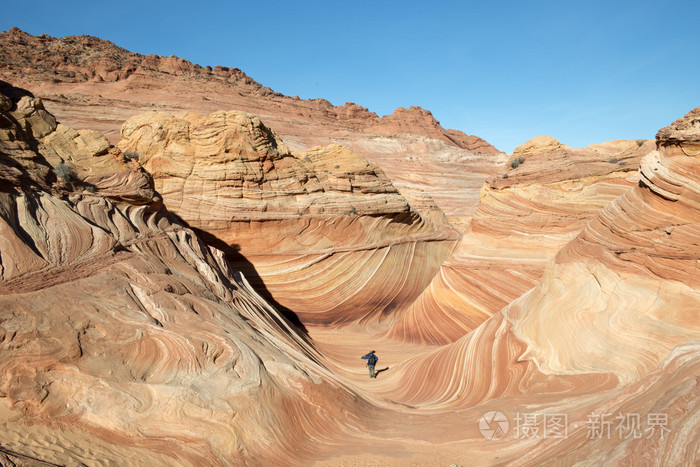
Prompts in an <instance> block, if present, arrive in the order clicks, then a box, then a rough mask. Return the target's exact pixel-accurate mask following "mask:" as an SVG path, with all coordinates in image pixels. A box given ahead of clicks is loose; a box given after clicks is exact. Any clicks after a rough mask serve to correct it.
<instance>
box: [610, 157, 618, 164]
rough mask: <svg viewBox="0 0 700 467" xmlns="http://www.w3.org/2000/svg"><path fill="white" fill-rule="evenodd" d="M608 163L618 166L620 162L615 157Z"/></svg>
mask: <svg viewBox="0 0 700 467" xmlns="http://www.w3.org/2000/svg"><path fill="white" fill-rule="evenodd" d="M608 162H610V163H611V164H617V162H618V160H617V157H613V158H612V159H610V160H609V161H608Z"/></svg>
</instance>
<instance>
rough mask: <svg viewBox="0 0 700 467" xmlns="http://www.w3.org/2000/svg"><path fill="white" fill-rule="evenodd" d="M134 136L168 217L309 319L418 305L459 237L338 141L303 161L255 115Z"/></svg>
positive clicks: (127, 142) (183, 117) (147, 129)
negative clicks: (418, 298)
mask: <svg viewBox="0 0 700 467" xmlns="http://www.w3.org/2000/svg"><path fill="white" fill-rule="evenodd" d="M122 133H123V136H124V138H123V140H122V141H121V142H120V147H121V148H122V150H124V151H125V152H126V153H132V152H135V153H137V154H139V160H140V162H141V163H142V164H143V166H144V167H145V168H146V169H147V170H148V171H149V172H151V173H152V174H153V177H154V179H155V184H156V189H157V190H158V192H159V193H161V194H162V196H163V198H164V202H165V204H166V206H168V209H169V210H171V211H172V212H174V213H175V214H177V215H178V216H180V217H181V218H182V219H184V220H185V221H186V222H187V223H188V224H189V225H190V226H191V227H193V228H195V229H196V230H198V231H201V232H202V233H203V235H205V238H206V239H207V240H208V241H210V242H211V243H214V244H217V245H218V244H220V245H221V246H222V248H223V249H225V250H226V251H228V253H229V259H230V260H231V261H233V262H234V263H237V264H238V266H237V267H240V268H243V269H244V270H245V271H246V272H247V273H249V275H250V276H251V277H252V278H254V279H252V280H253V285H254V286H260V287H264V288H265V289H266V290H268V291H269V293H270V294H271V297H272V298H273V299H274V300H275V301H276V302H277V303H279V304H280V305H282V306H283V307H286V308H289V309H291V310H293V311H294V312H296V313H297V315H298V316H300V317H301V318H302V320H304V321H306V322H346V321H354V320H363V321H364V320H366V319H368V318H370V317H376V316H381V315H382V314H385V313H388V312H390V311H391V310H393V309H395V308H397V307H399V306H401V305H405V304H408V303H410V302H411V301H412V300H414V299H415V297H416V296H417V294H418V293H420V291H421V290H422V289H423V288H424V287H425V286H426V285H427V284H428V282H429V281H430V279H431V278H432V276H433V275H434V274H435V272H436V271H437V268H438V267H439V265H440V262H441V261H442V260H443V259H444V258H445V257H446V256H447V255H448V254H449V252H450V250H451V249H452V248H453V247H454V244H455V242H456V239H457V238H458V234H457V233H456V232H455V231H454V230H452V229H451V228H450V227H449V225H448V224H447V222H446V221H445V219H444V216H443V215H442V213H441V212H440V211H439V210H438V209H436V208H435V207H434V205H433V206H432V207H431V208H429V207H428V206H425V205H424V206H423V212H422V213H421V214H418V213H417V212H415V211H413V210H412V209H411V207H410V206H409V204H408V203H407V201H406V199H405V198H404V197H403V196H402V195H401V194H400V193H399V192H398V191H397V190H396V188H394V186H393V185H392V184H391V182H390V181H389V180H388V178H386V176H385V175H384V173H383V171H382V170H381V169H379V168H378V167H377V166H376V165H374V164H372V163H369V162H368V161H367V160H365V159H364V158H362V157H360V156H358V155H356V154H354V153H353V152H351V151H349V150H348V149H345V148H343V147H341V146H337V145H335V146H330V147H326V148H316V149H313V150H311V151H307V152H305V153H301V154H299V155H294V154H292V153H290V152H289V150H288V149H287V148H286V146H285V145H284V144H283V143H282V141H281V140H280V139H279V138H277V136H276V135H275V134H274V133H273V132H272V131H271V130H269V129H268V128H267V127H265V126H264V125H263V124H262V123H261V122H260V120H259V119H257V118H256V117H253V116H251V115H248V114H243V113H240V112H217V113H214V114H211V115H209V116H207V117H204V116H200V115H196V114H179V115H174V114H168V113H154V114H144V115H142V116H138V117H134V118H132V119H130V120H128V121H127V122H126V123H125V124H124V127H123V129H122ZM399 265H400V266H399ZM397 269H399V272H398V273H397Z"/></svg>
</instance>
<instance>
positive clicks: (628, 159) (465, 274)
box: [388, 137, 654, 344]
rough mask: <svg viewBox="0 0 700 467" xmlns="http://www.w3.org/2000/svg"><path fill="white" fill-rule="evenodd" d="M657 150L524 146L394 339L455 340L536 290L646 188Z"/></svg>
mask: <svg viewBox="0 0 700 467" xmlns="http://www.w3.org/2000/svg"><path fill="white" fill-rule="evenodd" d="M653 146H654V144H653V142H651V141H648V142H643V141H613V142H608V143H604V144H602V145H592V146H589V147H586V148H580V149H572V148H569V147H567V146H564V145H561V144H560V143H559V142H558V141H557V140H555V139H554V138H551V137H538V138H534V139H533V140H530V141H528V142H527V143H525V144H523V145H521V146H519V147H518V148H516V150H515V151H514V153H513V154H512V155H511V156H510V157H509V160H510V161H511V162H512V161H518V162H517V164H515V163H513V164H511V162H508V163H507V164H506V166H505V167H503V168H502V169H501V170H502V175H501V176H499V177H495V178H493V179H491V180H490V181H489V182H488V183H486V184H485V185H484V187H483V188H482V191H481V200H480V203H479V205H478V207H477V209H476V212H475V213H474V217H473V218H472V220H471V224H470V225H469V228H468V229H467V232H465V235H464V237H463V238H462V241H461V243H460V245H459V247H458V248H457V250H456V251H455V252H454V253H453V255H452V256H451V257H450V258H449V259H448V260H447V261H445V263H444V264H443V265H442V267H441V269H440V273H439V274H438V275H437V276H436V277H435V279H434V280H433V281H432V283H431V284H430V286H429V287H428V288H427V289H426V290H425V291H424V292H423V294H422V295H421V296H420V297H419V298H418V300H417V301H416V302H415V303H414V304H413V305H412V306H411V307H410V309H409V310H408V311H407V312H406V313H403V314H402V316H401V319H400V320H398V321H397V322H396V323H395V324H394V326H393V328H392V330H391V331H390V332H389V334H388V335H389V336H391V337H393V338H398V339H402V340H404V339H408V340H412V341H423V342H429V343H435V344H439V343H442V344H445V343H448V342H452V341H454V340H456V339H458V338H460V337H462V336H463V335H464V334H466V333H467V332H469V331H471V330H473V329H475V328H476V327H477V326H479V325H480V324H481V323H482V322H484V321H485V320H486V318H488V317H489V316H491V315H492V314H494V313H495V312H496V311H498V310H500V309H501V308H503V307H504V306H506V305H507V304H509V303H510V302H512V301H513V300H515V299H516V298H517V297H519V296H520V295H522V294H523V293H525V292H527V291H528V290H530V289H531V288H532V287H534V286H535V285H536V284H537V282H538V281H539V280H540V278H541V276H542V274H543V272H544V269H545V267H546V265H547V263H548V262H549V261H550V260H551V259H552V258H553V257H554V256H555V254H556V253H557V252H558V251H559V249H560V248H561V247H562V246H563V245H564V244H566V243H567V242H568V241H570V240H571V239H573V238H574V237H575V236H576V235H577V234H578V233H579V232H580V231H581V229H583V227H584V226H585V225H586V223H587V222H588V221H589V220H590V219H591V218H592V217H594V216H595V215H596V214H597V213H598V211H600V209H602V208H603V207H604V206H605V205H606V204H608V203H609V202H610V201H612V200H613V199H615V198H616V197H617V196H619V195H621V194H623V193H624V192H626V191H627V190H629V189H630V188H631V187H633V186H634V185H635V184H637V183H638V181H639V176H638V174H637V172H636V167H637V166H638V164H639V161H640V159H641V157H642V156H643V155H644V154H646V153H648V152H649V151H651V150H652V148H653ZM521 160H522V161H523V162H519V161H521ZM513 166H515V167H513Z"/></svg>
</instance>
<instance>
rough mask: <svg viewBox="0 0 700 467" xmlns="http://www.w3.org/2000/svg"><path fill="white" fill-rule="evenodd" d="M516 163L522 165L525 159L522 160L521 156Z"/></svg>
mask: <svg viewBox="0 0 700 467" xmlns="http://www.w3.org/2000/svg"><path fill="white" fill-rule="evenodd" d="M518 162H519V163H520V164H522V163H524V162H525V158H524V157H523V156H520V157H518Z"/></svg>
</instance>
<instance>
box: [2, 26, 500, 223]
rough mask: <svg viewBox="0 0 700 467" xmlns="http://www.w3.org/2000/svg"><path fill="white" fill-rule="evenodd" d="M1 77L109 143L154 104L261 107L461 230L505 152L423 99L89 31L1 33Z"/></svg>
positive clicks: (306, 144) (273, 122)
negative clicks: (382, 110) (287, 77)
mask: <svg viewBox="0 0 700 467" xmlns="http://www.w3.org/2000/svg"><path fill="white" fill-rule="evenodd" d="M3 77H4V78H3ZM0 79H7V80H9V81H12V82H13V83H15V84H17V85H24V86H27V87H31V88H32V89H33V90H34V91H35V93H37V95H40V96H42V98H43V100H44V101H45V104H46V105H47V106H48V108H49V109H50V110H51V111H52V113H54V114H55V115H57V116H58V118H59V120H60V121H62V122H63V123H64V124H66V125H68V126H71V127H74V128H89V129H94V130H98V131H100V132H101V133H103V134H105V135H106V136H107V138H108V140H109V141H110V142H111V143H113V144H116V143H118V142H119V140H120V138H121V134H120V127H121V125H122V123H123V122H124V121H125V120H127V119H128V118H130V117H133V116H135V115H138V114H141V113H143V112H146V111H152V110H154V109H158V110H162V111H168V112H170V113H179V112H183V111H193V112H198V113H211V112H215V111H219V110H222V109H224V110H229V109H237V110H241V111H245V112H249V113H251V114H255V115H259V116H261V117H262V118H263V120H264V121H265V122H266V125H268V126H269V127H270V128H273V129H274V130H275V132H276V133H277V134H279V135H281V137H282V138H283V139H284V141H285V142H286V143H287V144H288V145H289V147H290V148H291V149H292V150H293V151H295V152H302V151H306V150H310V149H312V148H314V147H317V146H328V145H332V144H341V145H342V146H344V147H347V148H349V149H351V150H352V151H353V152H355V153H357V154H360V155H362V156H363V157H365V158H367V159H368V160H370V161H372V162H373V163H375V164H377V165H379V166H380V167H381V168H382V169H383V170H384V172H385V173H386V174H387V176H388V177H389V179H390V180H392V182H393V183H394V184H395V186H396V187H397V188H398V189H399V190H400V191H401V193H402V194H403V195H404V196H406V197H407V198H408V200H409V202H410V203H411V205H412V206H414V208H415V209H418V210H420V206H421V205H422V204H424V203H427V204H428V205H432V204H433V202H434V203H435V204H437V205H438V206H439V207H440V209H442V210H443V211H444V212H446V213H447V215H448V218H449V219H450V221H452V222H454V223H455V225H457V226H458V227H459V228H460V230H463V228H464V227H465V226H466V224H467V223H468V219H469V217H471V215H472V213H473V212H474V209H475V208H476V204H477V201H478V192H479V189H480V188H481V185H482V184H483V181H484V179H486V178H487V177H489V176H491V175H494V174H495V172H494V170H495V169H496V168H497V166H498V165H500V164H501V163H502V162H503V157H504V155H503V154H502V153H499V152H498V151H497V150H496V149H495V148H494V147H493V146H491V145H490V144H488V143H487V142H485V141H484V140H482V139H481V138H478V137H476V136H469V135H466V134H464V133H462V132H459V131H456V130H445V129H444V128H442V127H441V126H440V124H439V122H438V121H437V120H436V119H435V118H434V117H433V115H432V114H431V113H430V112H429V111H427V110H424V109H421V108H419V107H411V108H409V109H404V108H398V109H397V110H396V111H395V112H394V113H393V114H392V115H387V116H385V117H379V116H378V115H377V114H375V113H373V112H370V111H369V110H368V109H366V108H364V107H362V106H360V105H357V104H354V103H350V102H349V103H346V104H345V105H342V106H333V105H332V104H331V103H330V102H328V101H327V100H324V99H309V100H304V99H299V98H298V97H287V96H283V95H281V94H278V93H275V92H273V91H272V90H270V89H269V88H266V87H264V86H262V85H260V84H259V83H256V82H255V81H253V80H252V79H251V78H249V77H248V76H246V75H245V74H244V73H243V72H241V71H240V70H238V69H235V68H226V67H221V66H217V67H214V68H211V67H201V66H199V65H193V64H191V63H189V62H187V61H186V60H182V59H179V58H177V57H174V56H171V57H158V56H154V55H148V56H144V55H139V54H135V53H131V52H128V51H126V50H124V49H122V48H119V47H117V46H115V45H114V44H112V43H110V42H108V41H103V40H100V39H97V38H94V37H90V36H71V37H66V38H60V39H59V38H52V37H49V36H38V37H35V36H32V35H30V34H27V33H24V32H22V31H20V30H18V29H16V28H13V29H11V30H10V31H7V32H3V33H0Z"/></svg>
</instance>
